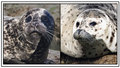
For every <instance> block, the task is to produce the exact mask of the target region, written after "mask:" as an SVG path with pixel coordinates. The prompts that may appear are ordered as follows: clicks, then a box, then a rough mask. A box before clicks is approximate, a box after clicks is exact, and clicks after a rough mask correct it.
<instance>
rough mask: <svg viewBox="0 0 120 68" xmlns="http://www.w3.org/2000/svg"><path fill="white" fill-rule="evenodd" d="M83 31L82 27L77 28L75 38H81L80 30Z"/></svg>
mask: <svg viewBox="0 0 120 68" xmlns="http://www.w3.org/2000/svg"><path fill="white" fill-rule="evenodd" d="M81 31H82V30H81V29H78V30H76V31H75V33H74V34H73V37H74V38H75V39H79V38H80V32H81Z"/></svg>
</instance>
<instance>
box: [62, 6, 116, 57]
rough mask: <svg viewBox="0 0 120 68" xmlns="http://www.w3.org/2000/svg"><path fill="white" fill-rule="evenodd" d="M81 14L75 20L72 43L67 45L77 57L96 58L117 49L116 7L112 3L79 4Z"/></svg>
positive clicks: (73, 55)
mask: <svg viewBox="0 0 120 68" xmlns="http://www.w3.org/2000/svg"><path fill="white" fill-rule="evenodd" d="M74 8H78V10H79V14H78V15H77V17H76V19H75V21H74V22H73V28H72V31H71V32H72V45H68V46H63V48H65V47H67V48H68V49H66V50H69V52H70V51H71V50H70V48H72V50H76V51H73V52H74V53H73V54H72V53H71V54H70V53H68V52H67V51H65V50H63V51H62V52H63V53H65V54H67V55H69V56H72V57H75V58H95V57H100V56H103V55H105V54H108V53H110V52H113V53H114V52H116V51H117V42H116V36H117V35H116V33H117V18H116V9H115V8H114V7H113V5H112V4H79V5H77V6H75V7H74Z"/></svg>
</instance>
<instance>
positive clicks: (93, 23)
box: [89, 22, 97, 26]
mask: <svg viewBox="0 0 120 68" xmlns="http://www.w3.org/2000/svg"><path fill="white" fill-rule="evenodd" d="M96 24H97V23H96V22H91V23H90V24H89V25H90V26H95V25H96Z"/></svg>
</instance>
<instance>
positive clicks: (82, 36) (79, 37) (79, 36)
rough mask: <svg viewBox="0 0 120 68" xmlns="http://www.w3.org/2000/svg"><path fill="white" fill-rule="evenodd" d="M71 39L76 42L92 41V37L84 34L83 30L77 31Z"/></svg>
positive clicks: (86, 33)
mask: <svg viewBox="0 0 120 68" xmlns="http://www.w3.org/2000/svg"><path fill="white" fill-rule="evenodd" d="M73 37H74V38H75V39H76V40H83V39H84V40H90V39H91V40H92V39H93V36H92V35H91V34H89V33H88V32H86V31H85V30H83V29H77V30H76V31H75V32H74V34H73Z"/></svg>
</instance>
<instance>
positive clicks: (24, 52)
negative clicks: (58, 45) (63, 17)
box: [3, 8, 54, 63]
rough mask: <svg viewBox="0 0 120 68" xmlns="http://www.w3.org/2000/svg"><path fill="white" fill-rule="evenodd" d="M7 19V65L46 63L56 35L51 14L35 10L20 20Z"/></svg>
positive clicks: (5, 57) (5, 26)
mask: <svg viewBox="0 0 120 68" xmlns="http://www.w3.org/2000/svg"><path fill="white" fill-rule="evenodd" d="M5 19H6V18H5ZM5 19H4V21H5V22H4V48H3V50H4V51H3V52H4V61H5V63H23V62H25V63H44V61H45V60H46V59H47V55H48V48H49V45H50V43H51V40H52V37H53V33H54V19H53V17H52V16H51V15H50V13H48V11H47V10H45V9H43V8H34V9H32V10H29V11H28V12H27V13H26V14H25V15H23V17H22V18H21V19H20V20H17V19H14V18H12V19H10V20H5ZM36 58H40V59H36ZM11 61H12V62H11Z"/></svg>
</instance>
